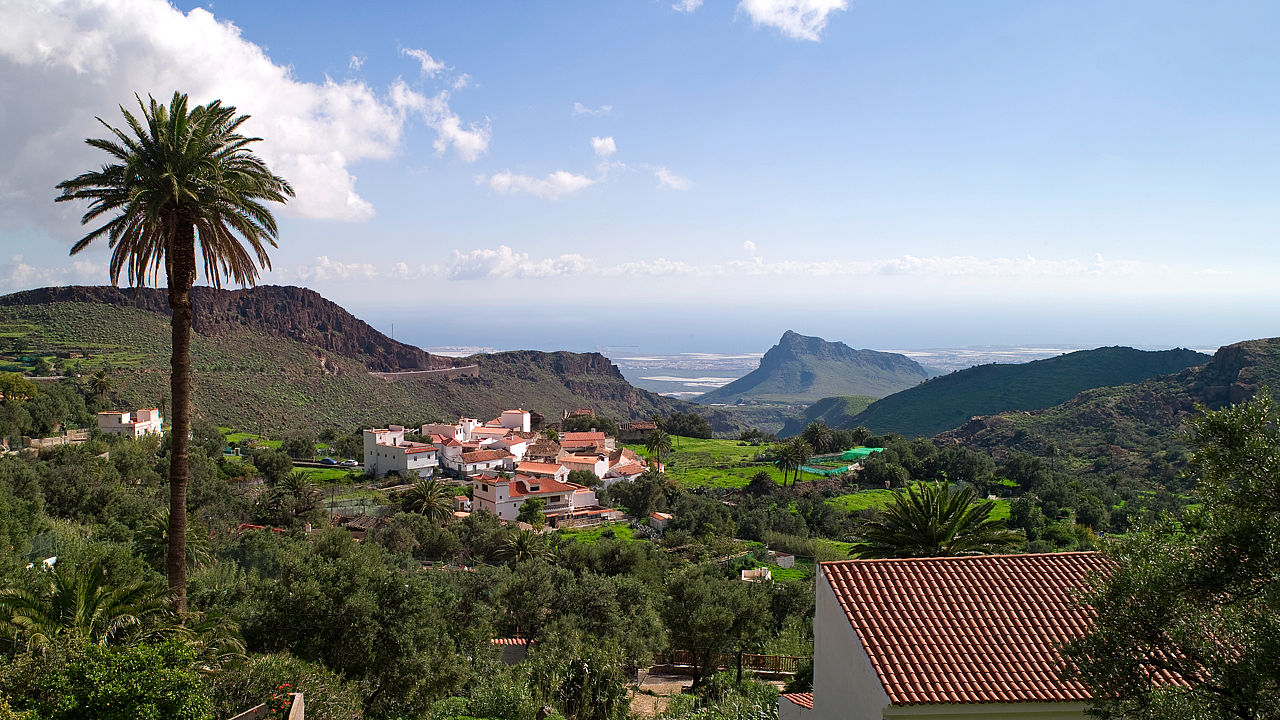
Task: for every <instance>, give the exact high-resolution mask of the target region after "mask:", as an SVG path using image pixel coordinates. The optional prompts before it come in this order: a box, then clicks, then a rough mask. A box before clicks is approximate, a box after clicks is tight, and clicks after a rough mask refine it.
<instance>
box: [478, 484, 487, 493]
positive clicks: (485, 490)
mask: <svg viewBox="0 0 1280 720" xmlns="http://www.w3.org/2000/svg"><path fill="white" fill-rule="evenodd" d="M480 490H481V491H482V492H489V486H488V485H481V486H480Z"/></svg>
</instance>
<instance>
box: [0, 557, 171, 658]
mask: <svg viewBox="0 0 1280 720" xmlns="http://www.w3.org/2000/svg"><path fill="white" fill-rule="evenodd" d="M168 604H169V603H168V601H167V599H166V597H165V593H164V591H163V590H162V589H161V588H159V587H156V586H155V585H152V584H150V583H144V582H131V583H125V584H123V585H118V586H116V585H112V584H111V583H110V582H109V581H108V580H107V576H106V570H105V569H104V568H103V567H102V566H101V565H99V564H97V563H91V564H88V565H84V566H81V567H79V568H76V569H75V570H68V569H67V568H65V567H58V568H57V569H56V570H53V571H51V572H49V582H48V585H46V586H45V587H44V588H42V589H41V590H40V592H38V593H32V592H29V591H27V590H23V589H19V588H12V587H11V588H6V589H4V590H0V609H3V611H4V614H5V615H7V617H4V618H2V620H0V621H2V622H3V623H4V624H6V625H8V627H9V629H10V631H11V632H12V633H13V640H14V642H15V644H17V643H18V642H19V641H21V642H25V644H26V645H27V646H28V647H41V646H44V645H47V644H48V643H49V642H50V641H51V640H53V639H54V638H55V637H58V636H62V635H71V636H74V637H76V638H78V639H80V640H84V641H86V642H92V643H96V644H99V645H108V644H111V643H113V642H117V641H120V640H123V639H124V636H125V634H126V632H128V631H136V632H145V631H148V630H150V631H152V632H154V633H156V634H163V633H165V632H168V631H171V630H172V629H173V626H172V625H170V624H169V623H168V622H167V620H168V616H169V612H168Z"/></svg>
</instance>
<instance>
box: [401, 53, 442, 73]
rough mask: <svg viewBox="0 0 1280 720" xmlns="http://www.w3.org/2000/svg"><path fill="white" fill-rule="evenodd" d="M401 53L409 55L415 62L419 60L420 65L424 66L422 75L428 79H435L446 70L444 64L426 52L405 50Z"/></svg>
mask: <svg viewBox="0 0 1280 720" xmlns="http://www.w3.org/2000/svg"><path fill="white" fill-rule="evenodd" d="M400 52H401V53H402V54H404V55H408V56H409V57H411V58H413V59H414V60H417V61H418V64H419V65H420V66H422V74H423V75H426V76H427V77H435V76H436V75H439V74H440V71H441V70H444V69H445V64H444V62H442V61H440V60H437V59H435V58H433V57H431V55H429V54H428V53H427V51H426V50H416V49H414V48H404V49H403V50H401V51H400Z"/></svg>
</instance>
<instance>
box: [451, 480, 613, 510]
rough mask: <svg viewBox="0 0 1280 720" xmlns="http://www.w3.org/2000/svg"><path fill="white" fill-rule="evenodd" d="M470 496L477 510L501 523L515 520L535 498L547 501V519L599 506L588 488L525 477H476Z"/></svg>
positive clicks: (594, 495)
mask: <svg viewBox="0 0 1280 720" xmlns="http://www.w3.org/2000/svg"><path fill="white" fill-rule="evenodd" d="M471 494H472V498H473V501H474V507H475V508H476V509H477V510H488V511H489V512H491V513H493V514H494V515H497V516H498V517H499V518H501V519H503V520H515V519H516V515H518V514H519V513H520V506H521V505H523V504H524V501H525V500H528V499H529V498H535V497H539V498H542V499H544V500H546V503H547V504H546V506H545V507H544V508H543V512H544V513H545V514H546V515H548V516H551V515H554V514H560V513H564V512H565V511H568V513H569V514H572V513H573V511H574V510H578V509H583V508H589V507H595V506H597V505H598V502H597V500H596V494H595V493H594V492H593V491H591V490H590V489H589V488H585V487H583V486H581V485H574V484H573V483H566V482H560V481H558V480H552V479H550V478H535V477H530V476H528V475H516V476H515V477H513V478H510V479H507V480H503V479H500V478H492V477H479V478H477V479H476V480H474V481H473V482H472V493H471Z"/></svg>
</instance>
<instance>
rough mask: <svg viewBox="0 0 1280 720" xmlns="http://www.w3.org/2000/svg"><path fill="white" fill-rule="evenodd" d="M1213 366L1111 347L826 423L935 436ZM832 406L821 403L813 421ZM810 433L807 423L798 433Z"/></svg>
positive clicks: (974, 375) (914, 391) (951, 381)
mask: <svg viewBox="0 0 1280 720" xmlns="http://www.w3.org/2000/svg"><path fill="white" fill-rule="evenodd" d="M1208 361H1209V356H1208V355H1205V354H1203V353H1198V352H1195V351H1192V350H1183V349H1178V350H1161V351H1157V352H1150V351H1144V350H1135V349H1133V348H1128V347H1104V348H1097V349H1095V350H1081V351H1079V352H1073V353H1067V354H1065V355H1060V356H1058V357H1053V358H1046V359H1044V360H1036V361H1034V362H1029V363H1020V364H990V365H979V366H977V367H971V368H966V369H964V370H958V371H956V372H953V373H950V374H949V375H943V376H942V377H937V378H933V379H931V380H928V381H926V382H924V383H922V384H920V385H917V386H915V387H913V388H909V389H907V390H903V391H902V392H898V393H894V394H893V395H890V396H888V397H886V398H882V399H880V400H877V401H876V402H874V403H872V404H871V405H870V406H869V407H867V408H866V409H865V410H862V411H861V412H858V413H855V414H854V415H853V416H852V417H844V418H834V417H833V418H830V419H824V420H823V422H825V423H826V424H828V425H831V426H832V427H857V426H859V425H863V426H866V427H867V428H868V429H869V430H871V431H872V432H877V433H886V432H896V433H901V434H902V435H906V436H908V437H914V436H917V435H920V436H924V437H930V436H933V435H937V434H938V433H940V432H943V431H945V430H951V429H953V428H957V427H959V426H961V425H963V424H964V423H966V422H968V421H969V419H970V418H972V417H974V416H975V415H992V414H995V413H1000V412H1006V411H1019V410H1041V409H1044V408H1047V407H1051V406H1053V405H1057V404H1059V403H1063V402H1066V401H1067V400H1070V399H1071V398H1072V397H1074V396H1075V395H1076V394H1078V393H1081V392H1084V391H1085V390H1090V389H1093V388H1100V387H1107V386H1111V385H1123V384H1126V383H1133V382H1138V381H1141V380H1146V379H1148V378H1152V377H1156V376H1159V375H1167V374H1169V373H1176V372H1178V371H1180V370H1185V369H1186V368H1189V367H1192V366H1195V365H1203V364H1204V363H1206V362H1208ZM828 400H832V399H830V398H829V399H828ZM825 402H827V401H826V400H824V401H821V402H819V403H818V404H815V405H814V406H813V407H812V408H810V410H809V411H808V412H806V417H808V416H809V415H810V414H812V413H813V412H814V411H815V410H820V409H821V407H822V405H823V403H825ZM813 419H817V418H813ZM802 429H804V427H803V425H800V427H798V428H797V429H796V430H795V432H799V431H800V430H802Z"/></svg>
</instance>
